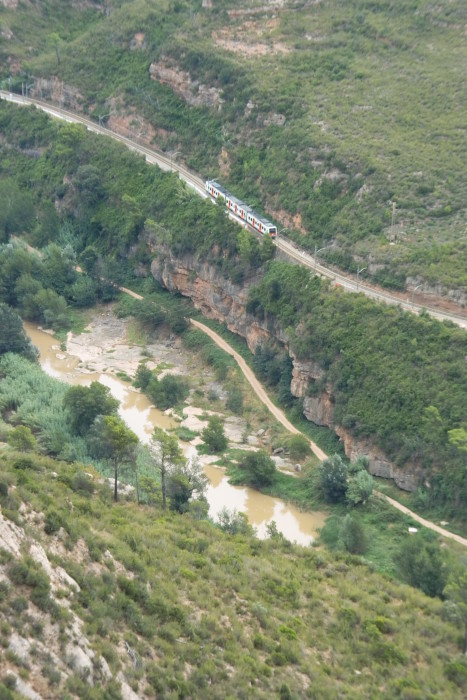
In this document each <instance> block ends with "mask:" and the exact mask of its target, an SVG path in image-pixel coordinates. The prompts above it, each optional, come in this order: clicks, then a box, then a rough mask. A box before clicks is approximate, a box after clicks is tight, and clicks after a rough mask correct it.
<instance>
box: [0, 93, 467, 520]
mask: <svg viewBox="0 0 467 700" xmlns="http://www.w3.org/2000/svg"><path fill="white" fill-rule="evenodd" d="M0 128H1V130H2V132H3V134H4V137H5V140H6V143H5V144H4V145H3V146H2V145H1V144H0V155H1V158H0V202H2V203H3V206H2V208H1V209H0V241H1V240H3V241H6V240H7V238H8V235H9V234H11V233H14V232H17V231H18V227H21V228H22V230H23V232H24V234H25V235H26V237H27V239H28V241H29V242H31V243H32V244H33V245H36V246H38V247H42V246H46V245H47V244H52V245H51V246H49V247H48V248H46V249H45V251H44V252H45V258H44V260H43V262H42V263H39V261H38V260H37V259H36V258H35V257H34V256H32V259H28V256H27V255H26V254H25V252H24V251H21V250H17V251H16V252H15V253H13V252H12V250H11V248H10V247H9V246H8V245H6V246H3V247H2V248H0V300H2V301H5V302H7V303H9V304H11V305H13V306H15V307H16V308H18V310H19V311H20V313H21V314H22V315H23V316H24V317H25V318H28V319H29V320H35V321H37V322H38V323H48V322H49V323H52V324H53V326H54V328H55V329H56V330H59V329H60V328H64V327H66V319H67V313H68V314H69V313H70V309H71V310H73V309H74V308H76V307H78V308H79V307H83V306H84V307H85V306H89V305H92V304H93V303H95V301H96V300H97V299H100V300H104V301H106V300H108V299H109V298H110V297H111V296H112V293H113V292H114V290H113V289H112V287H111V285H104V284H103V282H102V279H101V277H102V275H103V276H104V277H107V278H109V279H112V280H115V281H120V282H123V281H126V284H127V285H128V284H132V283H133V281H134V270H135V268H139V269H141V270H148V269H149V267H150V264H151V261H152V260H153V259H154V257H155V256H156V255H161V254H162V255H164V254H166V251H167V250H169V249H170V251H171V253H172V254H173V255H174V256H175V257H177V256H181V257H183V256H187V255H188V256H194V257H195V258H200V259H202V260H205V261H207V262H209V263H210V264H211V265H212V267H213V270H217V272H218V274H219V281H221V282H224V283H225V284H226V285H228V284H230V283H231V282H234V283H237V284H248V285H250V293H249V301H248V305H247V311H249V312H250V313H251V314H253V315H255V316H256V317H257V318H258V319H263V318H265V317H267V318H269V319H270V321H271V322H274V323H277V324H280V327H281V328H283V329H284V331H285V332H286V333H287V337H288V342H289V344H290V347H291V348H292V350H293V351H294V353H295V354H296V356H297V357H299V358H302V359H311V358H313V360H314V361H315V362H317V363H318V364H319V365H320V367H321V368H322V370H323V375H322V377H321V379H320V380H319V381H316V382H315V381H311V382H310V386H309V387H308V393H309V394H314V395H319V394H320V392H322V391H323V389H324V388H325V385H326V383H329V386H330V387H331V390H332V395H333V401H334V413H335V419H336V423H338V424H339V425H342V426H343V427H344V428H345V429H346V430H348V431H349V433H350V434H351V435H353V436H354V437H355V438H369V439H371V440H372V442H374V443H375V444H376V445H378V446H379V447H380V448H382V449H383V450H384V452H385V453H386V454H387V455H388V457H390V458H391V459H392V460H393V461H394V462H395V463H396V464H397V465H398V466H400V467H402V468H405V469H413V467H414V466H415V467H416V468H417V469H418V470H419V472H418V473H419V475H420V476H421V480H420V488H421V489H422V494H421V496H422V497H423V503H424V506H426V505H427V504H430V505H432V506H434V507H437V508H438V507H439V508H442V511H443V512H442V516H443V517H446V518H447V519H451V518H452V517H453V516H456V517H461V518H462V517H465V515H463V513H465V508H464V505H465V503H467V479H466V463H465V447H464V442H465V435H466V429H467V424H466V416H467V408H466V397H467V391H466V387H467V364H466V362H465V360H464V358H465V355H466V352H467V343H466V337H465V332H464V331H463V330H462V329H460V328H457V327H455V326H454V325H453V324H451V323H449V322H445V323H440V322H438V321H436V320H434V319H432V318H430V317H429V316H428V315H427V314H422V315H421V316H420V317H417V316H414V315H413V314H410V313H407V312H403V311H401V310H400V309H398V308H397V307H390V306H385V305H381V304H375V303H374V302H372V301H371V300H369V299H367V298H365V297H363V296H361V295H352V294H344V293H343V292H342V290H340V289H335V288H332V287H330V286H329V285H328V284H327V283H326V282H324V281H322V280H320V279H319V278H318V277H316V276H313V275H312V274H311V273H310V271H309V270H307V269H306V268H297V267H296V266H293V265H289V264H286V263H281V262H278V261H275V260H271V256H272V255H273V253H274V247H273V246H270V245H269V244H270V241H269V240H268V239H265V240H263V241H262V243H261V245H260V244H259V243H258V242H257V240H256V239H255V238H254V237H253V236H249V235H247V236H246V239H245V235H244V232H243V233H240V231H241V229H240V227H239V226H237V225H236V224H234V223H233V222H231V221H228V220H226V217H225V215H224V212H223V210H222V208H220V207H213V206H212V205H211V204H210V203H209V202H206V201H203V200H202V199H201V198H199V197H198V196H196V195H194V194H193V193H191V192H190V191H189V190H188V189H187V188H186V187H185V186H184V185H183V184H182V183H181V182H180V181H179V180H178V178H177V177H176V176H174V175H168V174H163V173H162V172H161V171H160V170H158V169H157V168H154V167H152V166H149V165H147V164H146V163H145V162H144V160H143V159H142V158H141V157H139V156H136V155H135V154H133V153H130V152H129V151H128V150H127V149H126V148H125V147H123V146H121V145H120V144H116V143H114V142H112V141H110V140H109V139H103V138H102V137H99V136H96V135H93V134H88V133H86V131H85V130H84V128H83V127H80V126H77V125H62V124H57V123H54V122H52V121H51V120H49V119H48V118H47V117H46V116H45V115H44V114H42V113H40V112H38V111H37V110H36V109H34V108H33V109H29V110H27V109H24V108H22V107H14V106H12V105H8V104H5V103H0ZM181 204H182V205H183V206H181ZM188 232H189V235H188ZM149 244H150V245H149ZM220 251H221V254H219V252H220ZM76 258H77V259H78V260H79V262H80V263H81V265H82V266H83V268H84V269H85V270H86V271H87V272H88V273H89V277H90V278H91V279H89V278H87V279H86V283H84V281H83V279H78V277H79V276H78V275H77V273H76V272H75V271H74V270H73V268H72V265H73V261H74V260H75V259H76ZM32 277H33V278H34V279H31V278H32ZM253 279H254V280H255V284H254V285H253V284H252V280H253ZM39 281H41V282H42V285H43V286H44V287H46V288H49V287H51V288H52V294H50V293H47V294H45V293H44V290H43V291H42V292H41V291H40V286H41V285H40V284H39ZM67 305H68V311H67ZM47 319H50V321H47ZM175 322H176V319H175ZM262 350H264V351H265V352H266V355H265V358H264V363H263V364H264V367H263V370H262V369H261V358H259V362H258V371H259V373H260V376H261V377H262V379H263V381H266V382H269V383H270V384H271V385H273V386H277V388H278V391H279V395H281V397H282V400H284V401H285V402H286V403H287V402H288V403H289V404H290V403H291V400H292V397H291V395H290V380H291V364H290V360H289V358H286V361H285V363H284V362H283V360H284V358H283V357H281V356H280V354H279V355H278V356H276V351H277V349H274V348H273V349H272V351H271V349H268V348H263V349H262ZM270 352H271V354H269V355H268V354H267V353H270ZM296 408H297V410H298V411H299V412H300V411H301V405H300V404H299V403H298V402H297V403H296ZM427 482H428V483H429V488H428V487H427Z"/></svg>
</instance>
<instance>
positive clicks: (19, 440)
mask: <svg viewBox="0 0 467 700" xmlns="http://www.w3.org/2000/svg"><path fill="white" fill-rule="evenodd" d="M7 440H8V444H9V445H11V447H14V449H15V450H20V451H21V452H29V451H30V450H33V449H34V447H35V446H36V438H35V437H34V435H33V434H32V432H31V429H30V428H28V427H27V426H26V425H18V426H16V428H13V430H10V432H9V433H8V437H7Z"/></svg>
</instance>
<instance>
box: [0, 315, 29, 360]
mask: <svg viewBox="0 0 467 700" xmlns="http://www.w3.org/2000/svg"><path fill="white" fill-rule="evenodd" d="M0 329H1V331H0V356H1V355H4V354H5V353H7V352H15V353H17V354H18V355H23V356H24V357H26V358H27V359H28V360H32V361H36V360H37V353H36V351H35V349H34V346H33V345H32V343H31V341H30V339H29V338H28V336H27V335H26V333H25V332H24V328H23V323H22V321H21V319H20V317H19V316H18V314H17V313H15V312H14V311H13V309H11V308H10V307H9V306H8V305H7V304H3V303H1V302H0Z"/></svg>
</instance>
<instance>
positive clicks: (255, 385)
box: [122, 290, 467, 547]
mask: <svg viewBox="0 0 467 700" xmlns="http://www.w3.org/2000/svg"><path fill="white" fill-rule="evenodd" d="M122 291H123V290H122ZM133 294H134V293H133ZM190 322H191V324H192V325H193V326H195V327H196V328H199V329H200V330H201V331H203V333H206V334H207V335H208V336H209V337H210V338H212V340H214V342H215V343H216V344H217V345H218V346H219V347H220V348H222V350H225V352H227V353H229V355H231V356H232V357H233V358H234V359H235V361H236V362H237V364H238V366H239V367H240V369H241V370H242V372H243V374H244V375H245V377H246V379H247V381H248V382H249V384H250V385H251V387H252V389H253V391H254V392H255V394H256V395H257V396H258V397H259V398H260V400H261V401H262V402H263V403H264V405H265V406H267V408H268V409H269V410H270V411H271V413H272V414H273V416H274V417H275V418H276V419H277V420H278V421H279V422H280V423H282V425H283V426H284V427H285V428H286V429H287V430H289V431H290V432H291V433H294V434H295V435H297V434H301V433H300V431H299V430H297V428H295V426H293V425H292V423H291V422H290V421H289V420H287V418H286V417H285V415H284V413H283V412H282V411H281V410H280V408H278V407H277V406H275V405H274V404H273V403H272V401H271V399H270V398H269V396H268V395H267V394H266V391H265V390H264V388H263V386H262V385H261V384H260V383H259V381H258V380H257V379H256V377H255V375H254V373H253V371H252V370H251V369H250V367H248V365H247V363H246V362H245V360H244V359H243V357H242V356H241V355H239V354H238V352H236V351H235V350H234V349H233V348H232V347H231V346H230V345H229V344H228V343H227V342H226V341H225V340H224V339H223V338H221V336H220V335H218V334H217V333H216V332H215V331H213V330H211V328H209V327H208V326H205V325H204V323H200V322H199V321H195V320H194V319H193V318H191V319H190ZM310 447H311V449H312V450H313V452H314V454H315V455H316V456H317V457H318V459H319V460H321V461H322V460H324V459H326V458H327V454H325V453H324V452H323V450H322V449H321V448H320V447H318V445H317V444H316V443H314V442H313V441H312V440H310ZM374 493H375V495H376V496H378V497H379V498H382V499H383V500H385V501H386V502H387V503H389V504H390V505H391V506H393V507H394V508H396V509H397V510H399V511H400V512H401V513H404V514H405V515H409V516H410V517H411V518H412V520H415V522H417V523H420V525H423V527H426V528H427V529H428V530H433V532H437V533H438V534H439V535H442V536H443V537H446V538H448V539H450V540H454V542H457V543H458V544H461V545H463V546H464V547H467V539H465V537H461V536H460V535H456V534H455V533H454V532H449V530H445V529H444V528H443V527H440V526H439V525H436V524H435V523H432V522H431V521H430V520H425V518H422V517H421V516H420V515H417V514H416V513H414V512H413V510H410V509H409V508H407V507H406V506H404V505H402V503H399V502H398V501H395V500H394V499H393V498H390V497H389V496H386V494H384V493H381V492H380V491H375V492H374Z"/></svg>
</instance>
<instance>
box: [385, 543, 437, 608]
mask: <svg viewBox="0 0 467 700" xmlns="http://www.w3.org/2000/svg"><path fill="white" fill-rule="evenodd" d="M395 562H396V565H397V567H398V569H399V571H400V573H401V575H402V577H403V579H404V580H405V581H406V582H407V583H410V585H411V586H415V587H416V588H420V589H421V590H422V591H423V592H424V593H426V595H429V596H431V597H432V598H433V597H435V596H440V595H441V594H442V592H443V589H444V586H445V584H446V578H447V571H446V567H445V566H444V561H443V556H442V552H441V549H440V546H439V544H438V543H437V542H436V541H435V540H433V539H431V535H422V534H420V533H418V534H416V535H415V536H411V537H409V538H408V539H407V540H406V541H405V542H403V544H402V546H401V548H400V550H399V552H398V553H397V555H396V557H395Z"/></svg>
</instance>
